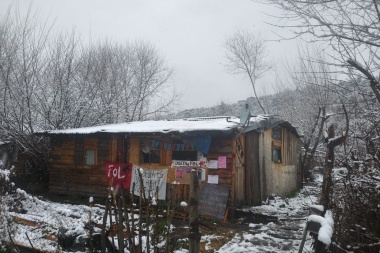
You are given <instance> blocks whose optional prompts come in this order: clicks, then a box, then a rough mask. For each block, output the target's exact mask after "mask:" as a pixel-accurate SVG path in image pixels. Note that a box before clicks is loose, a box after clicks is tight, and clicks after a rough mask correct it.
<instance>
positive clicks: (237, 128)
mask: <svg viewBox="0 0 380 253" xmlns="http://www.w3.org/2000/svg"><path fill="white" fill-rule="evenodd" d="M38 135H44V136H47V137H49V138H50V146H51V154H50V158H51V160H50V170H49V173H50V175H49V180H50V181H49V191H50V192H52V193H56V194H67V195H83V196H105V194H106V193H107V190H106V189H107V176H106V168H105V164H106V163H130V164H134V165H137V166H139V167H142V168H144V169H148V170H157V169H168V174H167V185H168V186H169V187H168V189H169V188H170V185H173V184H175V185H176V187H177V188H180V189H179V191H180V194H179V195H178V196H177V198H179V199H181V198H182V199H184V200H186V197H187V194H188V186H187V184H188V182H187V174H186V172H188V169H189V168H192V167H196V169H198V170H199V172H200V173H199V175H200V177H199V179H200V181H201V183H212V184H217V185H221V186H225V187H228V188H229V189H230V193H229V200H228V206H229V207H231V208H234V207H240V206H242V205H253V204H255V205H259V204H261V201H263V200H265V199H266V197H267V196H268V195H271V194H277V195H286V194H289V193H291V192H293V191H294V190H296V189H297V188H298V187H299V180H300V178H302V177H301V175H300V170H299V166H298V165H297V161H298V159H297V158H298V154H297V152H298V149H299V136H298V134H297V132H296V130H295V128H294V127H292V126H291V125H290V124H289V123H287V122H285V121H282V120H279V119H275V118H273V117H269V116H265V117H264V116H261V117H253V118H251V119H250V123H249V124H246V125H244V126H242V125H241V124H240V121H239V119H238V118H233V117H215V118H192V119H181V120H165V121H164V120H163V121H141V122H129V123H121V124H113V125H104V126H96V127H87V128H77V129H66V130H50V131H44V132H40V133H38ZM189 161H190V162H192V163H186V162H189ZM199 161H204V162H206V163H205V164H206V165H205V166H204V165H203V166H202V165H201V166H198V165H197V164H196V163H193V162H199Z"/></svg>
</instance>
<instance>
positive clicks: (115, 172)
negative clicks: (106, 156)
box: [106, 163, 132, 189]
mask: <svg viewBox="0 0 380 253" xmlns="http://www.w3.org/2000/svg"><path fill="white" fill-rule="evenodd" d="M131 172H132V164H130V163H106V173H107V184H109V183H110V182H111V178H113V183H112V187H114V188H120V187H121V186H123V188H124V189H129V188H130V187H131Z"/></svg>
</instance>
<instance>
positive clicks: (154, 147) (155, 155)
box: [140, 139, 161, 164]
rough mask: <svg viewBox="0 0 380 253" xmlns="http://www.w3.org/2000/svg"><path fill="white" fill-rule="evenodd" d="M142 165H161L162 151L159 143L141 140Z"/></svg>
mask: <svg viewBox="0 0 380 253" xmlns="http://www.w3.org/2000/svg"><path fill="white" fill-rule="evenodd" d="M140 163H141V164H142V163H156V164H160V163H161V149H160V144H159V142H158V141H155V140H147V139H144V140H140Z"/></svg>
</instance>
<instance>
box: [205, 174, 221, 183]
mask: <svg viewBox="0 0 380 253" xmlns="http://www.w3.org/2000/svg"><path fill="white" fill-rule="evenodd" d="M207 183H209V184H218V183H219V175H208V179H207Z"/></svg>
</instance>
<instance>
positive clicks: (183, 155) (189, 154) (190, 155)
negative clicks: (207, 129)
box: [172, 151, 197, 161]
mask: <svg viewBox="0 0 380 253" xmlns="http://www.w3.org/2000/svg"><path fill="white" fill-rule="evenodd" d="M172 160H183V161H197V151H173V152H172Z"/></svg>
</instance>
